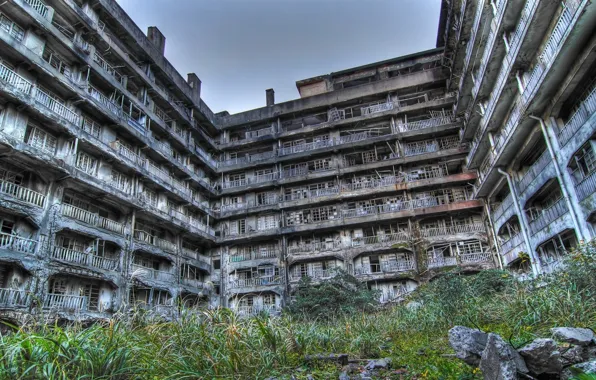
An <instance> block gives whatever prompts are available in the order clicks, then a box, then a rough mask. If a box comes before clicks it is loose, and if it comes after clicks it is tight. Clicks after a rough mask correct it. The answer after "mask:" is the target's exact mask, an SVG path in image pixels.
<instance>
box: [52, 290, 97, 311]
mask: <svg viewBox="0 0 596 380" xmlns="http://www.w3.org/2000/svg"><path fill="white" fill-rule="evenodd" d="M88 307H89V299H88V298H87V297H86V296H75V295H71V294H48V295H47V297H46V299H45V302H44V308H46V309H57V310H63V311H84V310H87V308H88Z"/></svg>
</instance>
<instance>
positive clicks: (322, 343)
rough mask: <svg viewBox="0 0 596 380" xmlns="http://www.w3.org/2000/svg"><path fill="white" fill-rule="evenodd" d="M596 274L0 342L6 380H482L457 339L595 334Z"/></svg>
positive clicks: (579, 270) (53, 332) (584, 268)
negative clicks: (574, 330)
mask: <svg viewBox="0 0 596 380" xmlns="http://www.w3.org/2000/svg"><path fill="white" fill-rule="evenodd" d="M595 274H596V245H595V244H594V243H589V244H585V245H583V246H581V247H580V248H579V249H578V250H576V251H575V252H572V253H571V254H570V259H569V260H568V262H567V268H566V270H565V271H564V272H561V273H559V274H556V275H553V276H549V277H543V278H540V279H537V280H534V281H528V282H517V281H515V279H514V278H513V276H512V275H511V274H510V273H508V272H504V271H498V270H491V271H484V272H481V273H479V274H477V275H473V276H464V275H463V274H461V273H457V272H454V273H447V274H444V275H443V276H441V277H440V278H437V279H436V280H434V281H433V282H431V283H429V284H426V285H424V286H422V287H420V288H419V289H418V290H417V291H416V292H414V294H413V295H412V296H411V299H410V300H409V301H408V302H407V303H405V304H402V305H396V306H393V307H390V308H379V307H376V306H374V305H373V306H371V305H369V303H366V302H364V301H363V300H360V297H356V298H357V300H358V302H356V304H355V305H354V306H351V308H348V309H344V308H342V307H340V305H338V304H336V305H335V306H334V305H333V304H332V305H328V304H327V303H328V302H330V301H329V300H328V299H321V300H320V302H314V300H312V299H311V300H308V299H309V297H312V296H313V295H318V296H323V295H322V294H320V293H318V292H319V290H320V289H327V291H329V289H330V287H334V288H333V289H331V290H333V291H337V294H338V297H337V298H333V299H332V300H331V301H333V302H336V303H338V302H340V300H344V299H345V298H344V297H347V296H348V294H347V293H349V292H350V289H351V290H352V291H353V290H354V288H350V287H349V286H356V284H353V285H346V287H345V288H344V287H343V285H341V286H340V285H338V284H337V283H336V282H333V281H331V282H330V283H328V284H323V286H322V287H320V288H316V289H315V290H314V291H313V292H312V293H311V292H310V291H309V290H308V289H307V288H303V289H302V291H303V292H304V293H302V294H303V296H304V297H305V300H303V301H302V303H299V305H302V306H301V307H295V308H294V309H291V310H293V311H294V312H295V314H292V313H285V314H284V315H283V316H282V317H279V318H268V317H266V316H257V317H254V318H239V317H237V316H236V315H235V314H233V313H232V312H230V311H229V310H226V309H220V310H212V311H205V312H202V313H200V314H196V313H195V314H190V313H189V314H185V315H184V316H183V317H182V319H180V320H179V321H175V322H163V321H161V322H160V321H144V320H142V319H135V318H126V319H121V320H118V321H114V322H111V323H105V324H96V325H94V326H92V327H89V328H83V327H82V326H78V325H72V326H68V327H60V326H57V325H50V326H47V325H46V326H24V327H21V328H20V329H16V330H15V331H13V332H9V333H5V334H3V335H2V336H0V379H69V380H70V379H126V380H128V379H265V378H268V377H270V376H276V377H278V378H280V379H289V378H291V376H295V378H297V379H306V378H307V375H312V376H313V377H314V378H315V379H331V378H337V377H338V375H339V373H340V371H341V369H340V368H338V367H337V366H335V365H333V364H329V363H326V364H325V363H321V364H313V363H309V362H306V361H305V360H304V357H305V355H307V354H319V353H348V354H349V355H350V356H351V357H353V358H367V359H368V358H378V357H391V358H392V359H393V366H394V369H398V370H399V374H397V373H396V374H395V377H394V378H396V379H397V378H403V379H424V378H428V379H477V378H480V377H479V376H480V374H479V373H478V371H477V370H474V369H473V368H471V367H468V366H466V365H465V364H464V363H463V362H461V361H459V360H457V359H456V358H454V357H453V356H452V354H453V352H452V350H451V349H450V348H449V345H448V342H447V331H448V329H449V328H451V327H452V326H454V325H466V326H471V327H478V328H480V329H482V330H484V331H490V332H495V333H499V334H501V335H502V336H503V337H504V338H505V339H506V340H509V341H510V342H512V344H514V345H515V346H516V347H518V346H521V345H523V344H525V343H526V342H529V341H531V340H532V339H534V338H536V337H544V336H549V329H550V328H551V327H553V326H574V327H587V328H592V329H596V297H594V294H595V293H594V292H595V291H596V275H595ZM303 285H304V286H306V284H303ZM358 289H360V288H358ZM361 294H362V297H363V298H364V296H365V295H366V293H365V292H364V289H362V293H361ZM329 297H330V296H329ZM307 301H308V302H307ZM412 301H414V302H412ZM317 305H319V306H317ZM408 305H410V306H408ZM412 305H418V306H417V307H412ZM326 313H330V314H331V315H326ZM390 378H391V377H390Z"/></svg>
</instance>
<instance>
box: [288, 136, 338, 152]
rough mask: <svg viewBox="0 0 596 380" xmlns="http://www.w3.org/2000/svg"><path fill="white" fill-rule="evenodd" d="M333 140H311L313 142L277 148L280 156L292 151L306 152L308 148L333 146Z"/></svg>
mask: <svg viewBox="0 0 596 380" xmlns="http://www.w3.org/2000/svg"><path fill="white" fill-rule="evenodd" d="M333 142H334V140H333V139H328V140H321V141H313V142H309V143H304V144H300V145H294V146H287V147H282V148H280V149H279V153H278V154H279V155H280V156H285V155H288V154H293V153H300V152H308V151H310V150H315V149H320V148H326V147H329V146H333V145H334V143H333Z"/></svg>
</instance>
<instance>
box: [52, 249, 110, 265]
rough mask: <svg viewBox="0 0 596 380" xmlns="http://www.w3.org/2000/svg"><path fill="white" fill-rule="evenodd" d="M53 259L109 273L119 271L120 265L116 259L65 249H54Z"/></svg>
mask: <svg viewBox="0 0 596 380" xmlns="http://www.w3.org/2000/svg"><path fill="white" fill-rule="evenodd" d="M51 257H52V258H53V259H56V260H60V261H64V262H67V263H72V264H78V265H83V266H90V267H93V268H98V269H103V270H108V271H115V270H116V269H118V264H119V261H118V260H116V259H110V258H107V257H103V256H97V255H93V254H90V253H85V252H80V251H75V250H73V249H68V248H63V247H54V248H53V249H52V251H51Z"/></svg>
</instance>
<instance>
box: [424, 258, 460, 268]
mask: <svg viewBox="0 0 596 380" xmlns="http://www.w3.org/2000/svg"><path fill="white" fill-rule="evenodd" d="M427 265H428V268H429V269H432V268H441V267H448V266H454V265H457V257H451V256H447V257H444V256H442V257H429V258H428V260H427Z"/></svg>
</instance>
